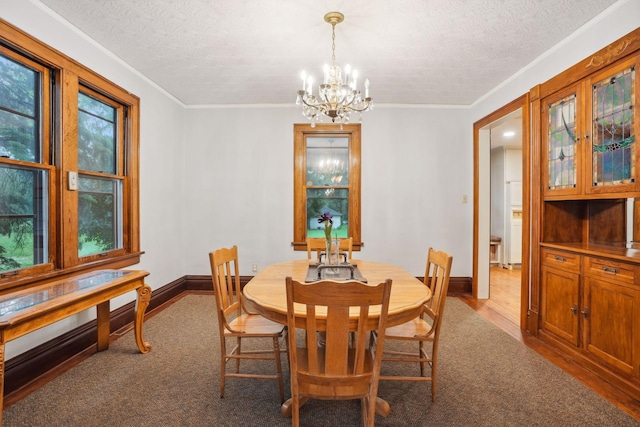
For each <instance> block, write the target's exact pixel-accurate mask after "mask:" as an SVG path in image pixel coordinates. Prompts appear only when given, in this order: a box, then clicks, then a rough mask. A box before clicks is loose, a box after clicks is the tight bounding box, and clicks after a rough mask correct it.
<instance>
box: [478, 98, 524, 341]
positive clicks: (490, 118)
mask: <svg viewBox="0 0 640 427" xmlns="http://www.w3.org/2000/svg"><path fill="white" fill-rule="evenodd" d="M519 108H521V109H522V274H521V280H520V325H519V326H520V329H527V318H528V316H527V314H528V312H529V298H530V289H531V286H530V274H529V270H530V259H531V253H530V249H531V245H530V242H531V202H530V200H531V196H530V195H531V191H530V184H531V175H530V174H531V171H530V166H529V165H530V164H531V161H530V159H531V157H530V156H531V147H530V145H531V139H530V135H529V129H530V122H531V119H530V108H529V93H526V94H524V95H522V96H520V97H519V98H517V99H515V100H513V101H511V102H510V103H508V104H507V105H505V106H503V107H501V108H499V109H497V110H496V111H494V112H492V113H490V114H488V115H487V116H485V117H483V118H482V119H480V120H478V121H477V122H475V123H474V124H473V276H472V279H471V290H472V295H473V297H474V298H476V299H477V298H478V277H479V262H478V249H479V248H480V244H482V245H484V246H483V247H487V248H488V247H489V233H483V236H484V234H486V241H485V238H484V237H483V241H482V242H480V241H479V236H480V218H481V217H482V216H483V214H485V215H484V216H485V217H486V216H487V215H488V213H486V212H481V211H480V205H481V203H480V197H490V195H484V194H483V195H480V185H481V182H480V179H481V178H480V176H481V170H480V168H481V164H480V157H481V152H480V149H481V148H482V149H486V150H487V152H489V151H490V150H491V147H483V146H482V147H481V145H482V143H481V141H480V130H481V129H482V128H484V127H486V126H488V125H490V124H491V123H493V122H495V121H497V120H499V119H500V118H502V117H503V116H506V115H507V114H510V113H512V112H514V111H516V110H517V109H519ZM489 205H490V204H484V206H489ZM489 209H490V207H489ZM484 226H485V227H490V223H487V224H484ZM487 261H488V260H487ZM487 265H488V262H487Z"/></svg>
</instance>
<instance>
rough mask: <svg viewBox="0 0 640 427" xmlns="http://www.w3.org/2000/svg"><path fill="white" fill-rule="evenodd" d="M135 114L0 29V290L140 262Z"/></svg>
mask: <svg viewBox="0 0 640 427" xmlns="http://www.w3.org/2000/svg"><path fill="white" fill-rule="evenodd" d="M138 115H139V99H138V98H137V97H135V96H134V95H131V94H130V93H128V92H127V91H125V90H123V89H122V88H119V87H117V86H115V85H114V84H113V83H111V82H109V81H107V80H105V79H103V78H102V77H100V76H98V75H96V74H95V73H93V72H92V71H91V70H88V69H86V68H84V67H83V66H82V65H80V64H78V63H75V62H74V61H72V60H70V59H69V58H67V57H65V56H64V55H61V54H60V53H58V52H57V51H55V50H53V49H51V48H49V47H48V46H46V45H44V44H41V43H39V42H37V41H35V40H33V39H32V38H30V37H29V36H27V35H25V34H24V33H22V32H20V31H19V30H17V29H15V28H14V27H12V26H10V25H9V24H7V23H5V22H2V21H0V289H2V288H8V287H12V286H17V285H24V284H29V283H32V282H33V283H36V282H38V281H39V280H41V279H50V278H53V277H56V276H58V275H62V274H68V273H71V272H80V271H85V270H89V269H97V268H121V267H125V266H127V265H132V264H135V263H137V262H139V257H140V248H139V235H138V228H139V224H138V221H139V219H138Z"/></svg>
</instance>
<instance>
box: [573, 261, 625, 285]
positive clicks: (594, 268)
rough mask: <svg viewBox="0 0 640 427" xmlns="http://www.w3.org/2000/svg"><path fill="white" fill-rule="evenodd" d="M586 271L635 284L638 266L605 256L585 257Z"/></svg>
mask: <svg viewBox="0 0 640 427" xmlns="http://www.w3.org/2000/svg"><path fill="white" fill-rule="evenodd" d="M584 262H585V273H586V274H587V275H589V276H591V277H600V278H604V279H607V280H614V281H616V282H620V283H629V284H634V282H635V273H636V270H637V267H636V266H635V265H632V264H625V263H623V262H617V261H612V260H608V259H603V258H592V257H585V260H584Z"/></svg>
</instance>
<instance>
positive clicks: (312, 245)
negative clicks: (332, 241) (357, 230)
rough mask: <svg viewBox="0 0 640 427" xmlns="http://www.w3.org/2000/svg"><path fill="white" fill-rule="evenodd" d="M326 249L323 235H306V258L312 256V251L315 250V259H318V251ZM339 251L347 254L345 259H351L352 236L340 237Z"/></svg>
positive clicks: (325, 240)
mask: <svg viewBox="0 0 640 427" xmlns="http://www.w3.org/2000/svg"><path fill="white" fill-rule="evenodd" d="M326 250H327V239H325V238H324V237H307V258H308V259H309V260H311V259H313V258H312V255H311V254H312V253H314V252H315V254H316V257H315V260H316V261H319V260H320V252H322V251H326ZM340 251H342V252H345V253H346V254H347V257H348V258H347V260H349V261H350V260H351V253H352V252H353V237H346V238H340Z"/></svg>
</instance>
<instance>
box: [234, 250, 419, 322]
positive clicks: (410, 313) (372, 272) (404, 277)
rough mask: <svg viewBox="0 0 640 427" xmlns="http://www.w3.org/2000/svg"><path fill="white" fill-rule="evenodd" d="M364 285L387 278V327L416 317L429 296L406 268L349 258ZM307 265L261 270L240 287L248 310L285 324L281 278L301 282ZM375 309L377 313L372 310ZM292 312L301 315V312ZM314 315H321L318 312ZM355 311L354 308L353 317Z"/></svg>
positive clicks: (293, 263)
mask: <svg viewBox="0 0 640 427" xmlns="http://www.w3.org/2000/svg"><path fill="white" fill-rule="evenodd" d="M352 263H353V264H354V265H356V266H357V268H358V270H360V273H362V276H363V277H364V278H365V279H366V280H367V284H370V285H378V284H380V283H382V282H384V281H385V280H386V279H391V280H392V284H391V297H390V299H389V314H388V317H387V326H395V325H399V324H401V323H404V322H406V321H409V320H411V319H413V318H415V317H417V316H418V315H419V314H420V312H421V310H422V305H423V304H424V303H426V302H427V301H429V299H430V298H431V291H430V290H429V288H428V287H427V286H425V285H424V283H422V282H421V281H420V280H418V279H417V278H416V277H414V276H412V275H411V274H410V273H409V272H407V271H406V270H404V269H402V268H400V267H397V266H394V265H391V264H384V263H379V262H373V261H365V260H352ZM308 268H309V260H306V259H304V260H294V261H286V262H281V263H278V264H272V265H269V266H267V267H265V268H264V269H262V270H261V271H260V272H258V274H256V275H255V276H254V277H253V278H252V279H251V280H250V281H249V283H247V284H246V285H245V287H244V289H243V294H244V298H245V303H247V306H248V307H249V308H250V309H253V310H255V311H257V312H258V313H260V314H262V315H263V316H264V317H266V318H267V319H270V320H273V321H274V322H278V323H280V324H283V325H284V324H286V323H287V296H286V290H285V288H286V286H285V280H286V278H287V276H291V277H292V278H293V279H294V280H297V281H299V282H304V281H305V279H306V276H307V270H308ZM376 309H377V310H378V312H377V313H376ZM296 313H297V314H298V315H300V316H301V317H304V311H303V310H300V312H298V311H297V310H296ZM369 314H370V316H371V317H372V318H373V319H375V318H377V314H379V307H371V312H370V313H369ZM317 315H318V316H319V317H322V312H320V311H318V313H317ZM356 316H357V314H356V312H355V311H354V320H355V318H356Z"/></svg>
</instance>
